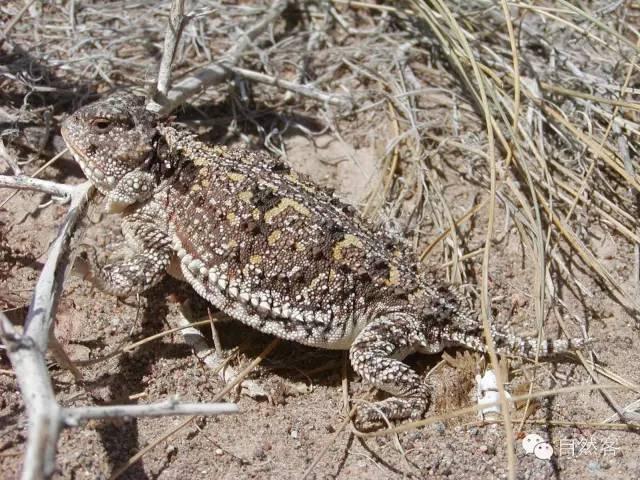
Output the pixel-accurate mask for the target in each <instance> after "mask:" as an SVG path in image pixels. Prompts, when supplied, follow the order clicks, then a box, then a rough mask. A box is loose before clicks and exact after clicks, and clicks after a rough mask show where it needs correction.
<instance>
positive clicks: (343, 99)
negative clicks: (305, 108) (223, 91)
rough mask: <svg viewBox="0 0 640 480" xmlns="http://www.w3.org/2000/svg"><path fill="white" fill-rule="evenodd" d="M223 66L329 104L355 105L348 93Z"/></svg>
mask: <svg viewBox="0 0 640 480" xmlns="http://www.w3.org/2000/svg"><path fill="white" fill-rule="evenodd" d="M223 67H224V68H225V69H227V70H229V71H230V72H232V73H234V74H235V75H239V76H241V77H243V78H246V79H247V80H251V81H253V82H258V83H264V84H265V85H271V86H273V87H278V88H282V89H284V90H288V91H290V92H294V93H297V94H299V95H303V96H305V97H309V98H313V99H314V100H319V101H321V102H323V103H328V104H329V105H336V106H343V107H351V106H352V105H353V103H352V101H351V99H350V98H349V97H348V96H347V95H339V94H332V93H325V92H322V91H320V90H317V89H315V88H313V87H310V86H309V85H301V84H299V83H295V82H289V81H287V80H282V79H280V78H277V77H273V76H271V75H265V74H264V73H259V72H254V71H253V70H247V69H246V68H240V67H234V66H233V65H223Z"/></svg>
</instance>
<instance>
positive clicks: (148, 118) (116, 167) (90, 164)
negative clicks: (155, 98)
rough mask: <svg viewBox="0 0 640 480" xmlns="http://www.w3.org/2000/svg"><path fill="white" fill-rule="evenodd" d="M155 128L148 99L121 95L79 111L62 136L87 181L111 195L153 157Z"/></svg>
mask: <svg viewBox="0 0 640 480" xmlns="http://www.w3.org/2000/svg"><path fill="white" fill-rule="evenodd" d="M155 125H156V119H155V116H154V115H153V114H152V113H150V112H148V111H146V110H145V99H144V97H140V96H137V95H134V94H132V93H130V92H118V93H115V94H113V95H111V96H109V97H107V98H104V99H102V100H99V101H97V102H95V103H92V104H90V105H86V106H84V107H82V108H80V109H79V110H77V111H76V112H75V113H73V114H72V115H70V116H69V117H68V118H67V119H65V120H64V122H63V123H62V128H61V132H62V137H63V138H64V141H65V142H66V144H67V146H68V147H69V150H70V151H71V153H72V154H73V156H74V158H75V159H76V161H77V162H78V164H79V165H80V167H81V168H82V171H83V172H84V174H85V175H86V176H87V178H88V179H89V180H90V181H91V182H92V183H93V184H94V185H95V186H96V188H98V190H100V191H101V192H102V193H107V192H109V191H111V190H113V189H115V188H116V186H117V185H118V183H119V182H120V180H122V178H123V177H124V176H125V175H127V174H128V173H129V172H132V171H133V170H136V169H138V168H140V167H142V166H143V165H144V164H145V162H147V161H148V160H149V159H150V158H151V157H152V156H153V153H154V141H155V137H156V126H155Z"/></svg>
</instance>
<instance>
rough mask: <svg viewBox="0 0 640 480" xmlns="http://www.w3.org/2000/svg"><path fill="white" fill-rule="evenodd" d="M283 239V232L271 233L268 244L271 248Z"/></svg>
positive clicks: (275, 231)
mask: <svg viewBox="0 0 640 480" xmlns="http://www.w3.org/2000/svg"><path fill="white" fill-rule="evenodd" d="M281 237H282V230H274V231H273V232H271V233H270V234H269V236H268V237H267V243H268V244H269V245H270V246H273V245H275V244H276V242H277V241H278V240H280V238H281Z"/></svg>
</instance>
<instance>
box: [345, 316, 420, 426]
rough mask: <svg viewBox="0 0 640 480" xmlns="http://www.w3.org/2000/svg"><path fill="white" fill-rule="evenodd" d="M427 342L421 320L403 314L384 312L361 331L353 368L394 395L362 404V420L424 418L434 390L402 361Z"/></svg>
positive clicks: (359, 416)
mask: <svg viewBox="0 0 640 480" xmlns="http://www.w3.org/2000/svg"><path fill="white" fill-rule="evenodd" d="M426 343H427V342H426V339H425V338H424V335H423V333H422V331H421V329H420V324H419V322H418V321H417V320H416V319H415V318H414V317H413V316H410V315H405V314H402V313H393V314H389V315H383V316H381V317H379V318H377V319H375V320H374V321H372V322H371V323H369V324H368V325H367V326H366V327H365V328H364V329H363V330H362V331H361V332H360V333H359V334H358V336H357V337H356V339H355V341H354V343H353V345H352V346H351V349H350V351H349V357H350V360H351V365H352V366H353V369H354V370H355V371H356V373H358V374H360V375H361V376H362V378H363V379H364V380H365V381H366V382H368V383H370V384H372V385H373V386H375V387H376V388H379V389H380V390H383V391H385V392H388V393H390V394H391V395H393V396H392V397H390V398H387V399H385V400H382V401H379V402H376V403H374V404H371V405H368V406H361V407H359V408H358V411H357V421H358V422H359V423H361V424H369V423H380V422H381V421H384V419H385V418H386V419H388V420H403V419H406V418H420V417H422V415H423V414H424V413H425V412H426V411H427V408H428V407H429V403H430V399H431V389H430V387H429V386H428V385H427V384H425V383H424V382H423V381H422V379H421V378H420V376H419V375H418V374H417V373H416V372H415V371H414V370H413V369H412V368H411V367H409V366H408V365H407V364H405V363H404V362H403V361H402V360H403V359H404V358H405V357H406V356H407V355H409V354H411V353H414V352H416V351H418V350H421V349H422V348H421V347H422V346H423V345H425V344H426Z"/></svg>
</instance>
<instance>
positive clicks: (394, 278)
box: [384, 265, 400, 285]
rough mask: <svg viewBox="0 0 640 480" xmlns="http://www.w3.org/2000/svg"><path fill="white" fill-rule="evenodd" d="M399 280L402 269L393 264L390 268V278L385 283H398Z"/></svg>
mask: <svg viewBox="0 0 640 480" xmlns="http://www.w3.org/2000/svg"><path fill="white" fill-rule="evenodd" d="M399 282H400V271H399V270H398V267H395V266H393V265H392V266H391V268H390V270H389V278H388V279H387V280H385V281H384V283H385V284H386V285H398V283H399Z"/></svg>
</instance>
